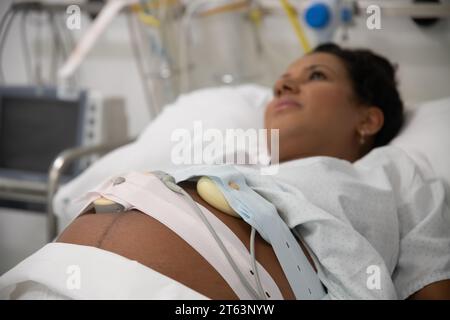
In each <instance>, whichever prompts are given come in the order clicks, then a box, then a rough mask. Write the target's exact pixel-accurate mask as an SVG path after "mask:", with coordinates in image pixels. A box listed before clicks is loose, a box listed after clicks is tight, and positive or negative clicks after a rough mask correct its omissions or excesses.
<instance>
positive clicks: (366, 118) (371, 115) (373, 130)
mask: <svg viewBox="0 0 450 320" xmlns="http://www.w3.org/2000/svg"><path fill="white" fill-rule="evenodd" d="M383 124H384V114H383V111H381V109H380V108H378V107H375V106H371V107H365V108H364V109H363V112H362V117H361V121H360V123H359V126H358V132H359V133H360V134H361V133H362V134H363V135H366V136H373V135H375V134H377V133H378V131H380V130H381V128H382V127H383Z"/></svg>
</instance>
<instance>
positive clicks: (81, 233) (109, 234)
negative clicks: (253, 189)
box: [56, 182, 314, 300]
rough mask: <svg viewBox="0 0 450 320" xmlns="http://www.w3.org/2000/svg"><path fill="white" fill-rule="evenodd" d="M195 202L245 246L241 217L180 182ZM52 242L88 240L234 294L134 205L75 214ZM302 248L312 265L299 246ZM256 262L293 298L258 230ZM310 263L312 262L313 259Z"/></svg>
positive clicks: (198, 286) (199, 285)
mask: <svg viewBox="0 0 450 320" xmlns="http://www.w3.org/2000/svg"><path fill="white" fill-rule="evenodd" d="M180 185H181V186H182V187H183V188H184V189H185V190H186V191H187V192H188V193H189V194H190V195H191V197H192V198H193V199H194V200H195V201H196V202H197V203H200V204H201V205H203V206H204V207H206V208H207V209H208V210H209V211H211V213H212V214H214V215H215V216H217V217H218V218H219V219H220V220H221V221H222V222H223V223H224V224H226V225H227V226H228V228H230V229H231V231H233V232H234V234H235V235H236V236H237V237H238V238H239V239H240V240H241V241H242V242H243V243H244V245H245V246H246V247H247V249H249V239H250V232H251V227H250V226H249V225H248V224H247V223H246V222H244V221H243V220H241V219H238V218H235V217H232V216H229V215H226V214H224V213H222V212H221V211H219V210H217V209H215V208H213V207H211V206H210V205H208V204H207V203H206V202H205V201H204V200H203V199H201V198H200V197H199V195H198V194H197V192H196V189H195V184H194V183H191V182H184V183H182V184H180ZM56 242H64V243H73V244H79V245H87V246H93V247H97V248H101V249H103V250H108V251H111V252H114V253H116V254H119V255H121V256H123V257H126V258H128V259H131V260H136V261H138V262H140V263H141V264H143V265H146V266H148V267H149V268H151V269H153V270H156V271H158V272H160V273H162V274H164V275H166V276H168V277H170V278H172V279H174V280H176V281H178V282H180V283H182V284H184V285H186V286H188V287H190V288H192V289H193V290H195V291H197V292H199V293H201V294H203V295H205V296H207V297H209V298H211V299H226V300H228V299H237V296H236V294H235V293H234V292H233V291H232V290H231V288H230V287H229V285H228V284H227V283H226V281H225V280H224V279H223V278H222V276H221V275H220V274H219V273H218V272H217V271H216V270H215V269H214V268H213V267H212V266H211V265H210V264H209V263H208V262H207V261H206V260H205V259H204V258H203V257H202V256H201V255H200V254H199V253H198V252H197V251H195V250H194V249H193V248H192V247H191V246H190V245H189V244H187V243H186V242H185V241H184V240H183V239H182V238H180V237H179V236H178V235H177V234H176V233H174V232H172V231H171V230H170V229H169V228H167V227H166V226H165V225H163V224H161V223H160V222H159V221H158V220H156V219H154V218H152V217H150V216H148V215H146V214H144V213H142V212H140V211H136V210H132V211H127V212H122V213H102V214H94V213H92V212H87V213H85V214H83V215H80V216H79V217H77V218H76V219H75V220H74V221H73V222H72V223H71V224H70V225H69V226H68V227H67V228H66V229H65V230H64V231H63V232H62V233H61V235H60V236H59V237H58V239H57V240H56ZM299 243H300V245H301V247H302V249H303V252H305V254H306V256H307V257H308V260H309V261H310V263H311V264H312V265H313V263H312V260H311V258H310V256H309V255H308V253H307V251H306V249H305V247H304V246H303V244H302V243H301V241H299ZM255 252H256V259H257V260H258V262H259V263H260V264H261V265H262V266H263V267H264V268H265V269H266V270H267V272H268V273H269V274H270V275H271V276H272V278H273V279H274V281H275V282H276V283H277V285H278V287H279V288H280V291H281V293H282V295H283V297H284V298H285V299H295V296H294V294H293V292H292V290H291V288H290V286H289V283H288V281H287V279H286V277H285V275H284V273H283V271H282V269H281V266H280V264H279V263H278V260H277V258H276V256H275V253H274V251H273V250H272V247H271V246H270V245H269V244H268V243H266V242H265V241H264V240H263V239H262V238H261V237H260V236H259V235H257V236H256V238H255ZM313 267H314V265H313Z"/></svg>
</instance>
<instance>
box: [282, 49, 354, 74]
mask: <svg viewBox="0 0 450 320" xmlns="http://www.w3.org/2000/svg"><path fill="white" fill-rule="evenodd" d="M312 66H322V67H325V68H328V69H330V70H332V71H334V73H336V74H337V75H341V76H344V77H345V76H346V75H347V70H346V69H345V66H344V64H343V62H342V61H341V60H340V59H339V58H338V57H336V56H335V55H333V54H330V53H325V52H316V53H311V54H307V55H304V56H303V57H301V58H299V59H297V60H295V61H294V62H293V63H292V64H291V65H289V67H288V68H287V70H286V73H289V74H292V75H295V74H297V75H298V74H300V73H302V72H303V71H305V70H307V69H309V68H311V67H312Z"/></svg>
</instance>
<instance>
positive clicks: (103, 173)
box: [53, 84, 272, 230]
mask: <svg viewBox="0 0 450 320" xmlns="http://www.w3.org/2000/svg"><path fill="white" fill-rule="evenodd" d="M271 97H272V93H271V90H270V89H269V88H267V87H262V86H258V85H251V84H248V85H241V86H235V87H230V86H227V87H218V88H207V89H202V90H198V91H194V92H191V93H189V94H185V95H181V96H180V97H179V98H178V99H177V100H176V101H175V102H174V103H172V104H170V105H167V106H166V107H165V108H164V111H163V112H162V113H161V114H160V115H159V116H158V117H157V118H156V119H154V120H153V121H152V122H151V123H149V125H148V126H147V128H146V129H145V130H144V131H143V132H142V134H141V135H140V136H139V137H138V139H137V140H136V141H135V142H133V143H130V144H128V145H126V146H123V147H121V148H118V149H116V150H114V151H112V152H110V153H108V154H107V155H105V156H104V157H102V158H101V159H99V160H98V161H96V162H95V163H94V164H93V165H91V166H90V167H89V168H88V169H86V170H85V171H84V172H83V173H82V174H80V175H79V176H77V177H76V178H75V179H73V180H72V181H70V182H69V183H68V184H66V185H64V186H63V187H61V188H60V189H59V191H58V192H57V194H56V196H55V198H54V201H53V206H54V211H55V213H56V214H57V216H58V217H59V223H58V225H59V230H61V229H62V228H64V227H65V226H66V225H67V224H68V223H69V222H70V221H71V220H72V219H73V218H75V215H76V214H77V213H78V211H79V210H80V209H81V208H79V207H78V206H77V203H76V201H74V200H75V199H76V198H77V197H78V196H80V195H82V194H84V193H86V192H87V191H88V190H90V189H92V188H94V187H95V186H96V185H97V184H99V183H100V182H102V181H104V180H106V179H107V178H109V177H111V176H115V175H118V174H120V173H124V172H128V171H132V170H138V171H151V170H157V169H159V170H168V169H170V167H171V165H172V161H171V151H172V148H173V146H174V142H173V141H171V135H172V133H173V131H174V130H175V129H186V130H188V131H189V132H190V133H191V136H193V128H194V122H195V121H197V120H201V122H202V127H203V130H206V129H208V128H213V129H219V130H221V131H222V132H224V130H225V129H232V128H242V129H244V130H245V129H249V128H257V129H259V128H261V126H262V124H263V114H264V109H265V106H266V105H267V103H268V101H269V100H270V99H271Z"/></svg>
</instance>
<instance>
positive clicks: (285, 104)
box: [274, 98, 302, 111]
mask: <svg viewBox="0 0 450 320" xmlns="http://www.w3.org/2000/svg"><path fill="white" fill-rule="evenodd" d="M301 106H302V105H301V104H300V103H298V102H297V101H296V100H294V99H292V98H280V99H279V100H278V101H277V102H276V103H275V107H274V109H275V111H281V110H284V109H287V108H300V107H301Z"/></svg>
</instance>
